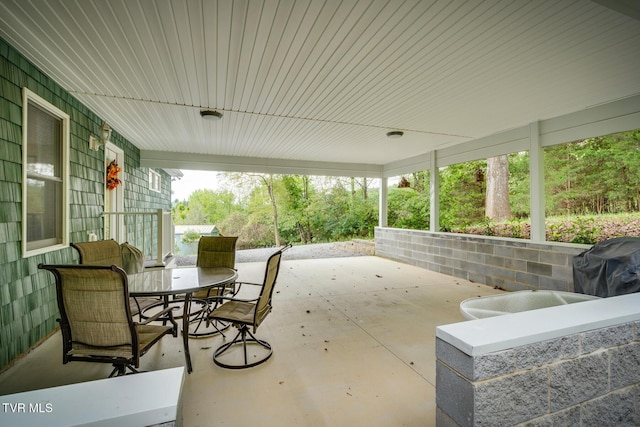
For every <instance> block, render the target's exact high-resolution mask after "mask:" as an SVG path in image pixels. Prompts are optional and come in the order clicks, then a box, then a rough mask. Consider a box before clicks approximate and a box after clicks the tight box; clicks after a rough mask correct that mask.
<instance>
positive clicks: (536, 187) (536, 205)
mask: <svg viewBox="0 0 640 427" xmlns="http://www.w3.org/2000/svg"><path fill="white" fill-rule="evenodd" d="M529 179H530V182H529V184H530V188H531V190H530V191H531V194H530V201H529V206H530V208H529V209H530V211H531V212H530V216H531V241H533V242H544V241H545V214H544V210H545V200H544V150H543V149H542V147H541V146H540V123H539V122H533V123H530V124H529Z"/></svg>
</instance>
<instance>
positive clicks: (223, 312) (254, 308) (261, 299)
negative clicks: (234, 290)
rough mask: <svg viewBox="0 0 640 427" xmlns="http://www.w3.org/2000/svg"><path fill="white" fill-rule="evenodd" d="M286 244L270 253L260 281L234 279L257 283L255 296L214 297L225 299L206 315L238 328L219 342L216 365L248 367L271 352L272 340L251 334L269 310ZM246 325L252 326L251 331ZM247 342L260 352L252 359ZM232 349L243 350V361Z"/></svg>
mask: <svg viewBox="0 0 640 427" xmlns="http://www.w3.org/2000/svg"><path fill="white" fill-rule="evenodd" d="M288 247H289V246H288V245H287V246H285V247H284V248H282V249H280V250H278V251H277V252H275V253H274V254H273V255H271V256H270V257H269V259H268V260H267V265H266V269H265V274H264V280H263V282H262V283H249V282H237V283H238V285H254V286H260V295H259V296H258V297H257V298H255V299H239V298H235V297H225V296H219V297H217V299H219V300H226V302H224V303H223V304H221V305H219V306H218V307H217V308H215V309H214V310H213V311H212V312H211V314H209V319H210V320H212V321H223V322H229V323H231V324H233V325H234V326H235V327H236V328H238V333H237V334H236V336H235V338H233V340H231V341H229V342H227V343H224V344H222V345H221V346H220V347H218V348H217V349H216V350H215V351H214V352H213V361H214V362H215V364H216V365H218V366H221V367H223V368H230V369H244V368H250V367H252V366H256V365H259V364H261V363H264V362H265V361H267V359H269V358H270V357H271V355H272V354H273V351H272V349H271V344H269V343H268V342H266V341H264V340H261V339H258V338H256V337H255V335H253V334H254V333H255V332H256V330H257V329H258V326H260V324H261V323H262V322H263V321H264V319H265V318H266V317H267V315H268V314H269V313H270V312H271V308H272V295H273V289H274V287H275V284H276V279H277V278H278V272H279V270H280V259H281V258H282V252H283V251H284V250H286V249H288ZM249 328H251V329H252V330H253V333H252V331H250V330H249ZM250 345H251V346H252V347H253V348H257V349H258V351H259V352H260V353H261V354H257V353H255V354H253V355H252V356H254V357H252V358H251V360H250V358H249V357H248V353H247V352H248V349H249V346H250ZM232 349H235V350H236V351H235V352H236V353H237V351H238V350H240V349H241V350H242V359H241V360H242V362H239V363H237V357H236V358H235V360H234V358H233V353H234V350H232ZM229 359H231V360H229Z"/></svg>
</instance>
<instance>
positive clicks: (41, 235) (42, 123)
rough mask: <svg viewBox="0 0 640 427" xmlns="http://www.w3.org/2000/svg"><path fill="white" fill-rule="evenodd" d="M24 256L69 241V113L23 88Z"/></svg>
mask: <svg viewBox="0 0 640 427" xmlns="http://www.w3.org/2000/svg"><path fill="white" fill-rule="evenodd" d="M22 94H23V104H22V105H23V108H24V110H23V123H24V124H25V125H24V126H23V135H22V138H23V140H22V144H23V147H22V153H23V154H22V155H23V158H22V163H23V186H22V188H23V190H22V191H23V199H22V200H23V206H22V225H23V226H22V251H23V255H24V256H31V255H35V254H38V253H43V252H47V251H51V250H55V249H59V248H60V247H63V246H66V245H68V236H67V233H68V231H67V223H68V213H67V212H68V209H67V200H66V194H67V182H68V178H67V163H68V160H67V159H68V155H67V152H68V146H69V116H68V115H67V114H65V113H64V112H63V111H61V110H59V109H58V108H56V107H54V106H53V105H51V104H50V103H48V102H47V101H45V100H44V99H42V98H40V97H39V96H37V95H36V94H34V93H33V92H31V91H30V90H28V89H26V88H23V91H22Z"/></svg>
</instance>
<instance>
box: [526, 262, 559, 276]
mask: <svg viewBox="0 0 640 427" xmlns="http://www.w3.org/2000/svg"><path fill="white" fill-rule="evenodd" d="M527 272H529V273H532V274H538V275H540V276H549V277H551V276H552V274H553V271H552V268H551V266H550V265H549V264H542V263H540V262H533V261H529V262H527Z"/></svg>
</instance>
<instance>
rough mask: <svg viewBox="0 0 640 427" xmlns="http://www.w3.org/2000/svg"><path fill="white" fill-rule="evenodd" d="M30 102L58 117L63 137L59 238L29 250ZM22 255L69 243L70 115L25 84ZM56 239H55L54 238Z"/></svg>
mask: <svg viewBox="0 0 640 427" xmlns="http://www.w3.org/2000/svg"><path fill="white" fill-rule="evenodd" d="M29 104H35V105H37V106H38V107H39V108H40V109H42V110H44V111H46V112H47V113H50V114H51V115H52V116H54V117H55V118H57V119H59V120H61V122H62V129H61V131H62V138H61V141H60V144H61V147H60V148H61V149H62V158H61V162H62V165H61V173H60V178H61V180H62V197H61V200H60V203H61V204H62V206H61V208H62V209H61V217H62V218H61V222H62V223H61V224H60V232H61V236H59V237H60V241H59V242H58V241H53V242H51V244H48V245H46V246H43V247H39V248H36V249H32V250H28V249H27V235H28V234H27V232H28V230H27V228H28V222H27V214H28V206H27V203H28V198H27V187H28V186H27V179H28V176H27V175H28V174H27V169H28V168H27V165H28V163H29V159H28V149H27V148H28V147H27V144H28V135H27V133H28V120H27V119H28V110H29V108H28V106H29ZM22 124H23V126H22V256H23V257H24V258H26V257H30V256H34V255H38V254H43V253H46V252H51V251H55V250H59V249H62V248H65V247H68V246H69V203H68V191H69V128H70V126H69V125H70V120H69V115H68V114H67V113H65V112H64V111H62V110H60V109H59V108H57V107H55V106H54V105H52V104H51V103H49V102H48V101H47V100H45V99H44V98H42V97H40V96H38V95H36V94H35V93H34V92H32V91H30V90H29V89H27V88H26V87H23V88H22ZM56 240H57V239H56Z"/></svg>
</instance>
